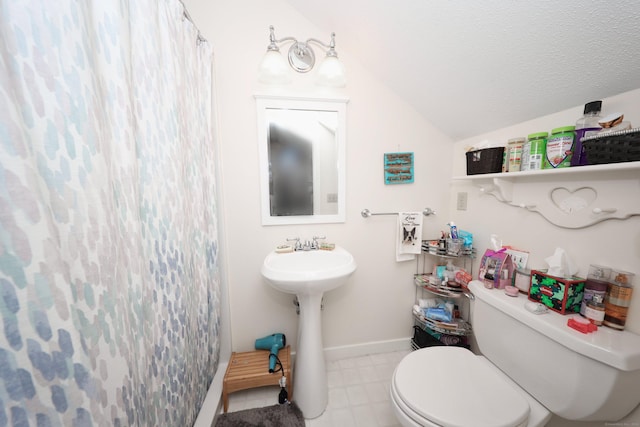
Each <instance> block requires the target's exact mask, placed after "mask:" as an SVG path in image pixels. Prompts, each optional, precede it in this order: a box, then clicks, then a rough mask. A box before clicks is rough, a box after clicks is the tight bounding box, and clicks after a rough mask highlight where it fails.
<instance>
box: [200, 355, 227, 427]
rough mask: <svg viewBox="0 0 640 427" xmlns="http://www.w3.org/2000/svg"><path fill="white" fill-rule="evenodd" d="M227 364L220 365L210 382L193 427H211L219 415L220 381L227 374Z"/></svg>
mask: <svg viewBox="0 0 640 427" xmlns="http://www.w3.org/2000/svg"><path fill="white" fill-rule="evenodd" d="M227 365H228V362H225V363H220V364H219V365H218V371H217V372H216V374H215V376H214V377H213V381H211V385H210V386H209V390H208V391H207V396H206V397H205V398H204V402H203V403H202V408H200V412H198V417H197V418H196V422H195V423H194V424H193V427H212V426H213V425H214V423H215V420H216V415H217V414H219V413H220V408H221V407H222V381H223V380H224V374H225V372H227Z"/></svg>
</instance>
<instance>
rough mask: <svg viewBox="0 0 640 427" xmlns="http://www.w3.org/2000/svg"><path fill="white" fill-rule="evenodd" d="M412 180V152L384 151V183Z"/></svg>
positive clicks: (403, 182) (409, 181) (410, 181)
mask: <svg viewBox="0 0 640 427" xmlns="http://www.w3.org/2000/svg"><path fill="white" fill-rule="evenodd" d="M412 182H413V153H384V183H385V184H411V183H412Z"/></svg>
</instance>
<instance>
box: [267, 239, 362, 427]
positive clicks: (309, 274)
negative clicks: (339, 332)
mask: <svg viewBox="0 0 640 427" xmlns="http://www.w3.org/2000/svg"><path fill="white" fill-rule="evenodd" d="M355 270H356V262H355V260H354V259H353V256H352V255H351V254H350V253H349V252H347V251H346V250H345V249H343V248H341V247H336V248H335V249H334V250H332V251H324V250H312V251H297V252H289V253H284V254H281V253H276V252H271V253H270V254H269V255H267V257H266V258H265V260H264V263H263V265H262V276H263V277H264V278H265V279H267V281H268V282H269V283H270V284H271V286H273V287H274V288H275V289H277V290H279V291H281V292H286V293H289V294H294V295H296V296H297V297H298V302H299V304H300V321H299V324H298V347H297V351H296V361H295V365H294V375H293V383H294V384H293V389H294V393H295V396H294V400H295V401H296V404H297V405H298V407H299V408H300V410H301V411H302V414H303V416H304V417H305V418H308V419H311V418H316V417H318V416H320V415H321V414H322V412H324V410H325V408H326V407H327V400H328V396H329V394H328V387H327V372H326V367H325V361H324V348H323V346H322V324H321V316H320V304H321V301H322V295H323V294H324V293H325V292H326V291H330V290H332V289H335V288H337V287H338V286H340V285H342V284H344V283H345V281H346V279H347V277H349V276H350V275H351V273H353V272H354V271H355Z"/></svg>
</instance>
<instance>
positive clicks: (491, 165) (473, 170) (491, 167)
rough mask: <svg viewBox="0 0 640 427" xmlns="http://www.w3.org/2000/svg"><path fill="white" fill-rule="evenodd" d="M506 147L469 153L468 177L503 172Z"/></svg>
mask: <svg viewBox="0 0 640 427" xmlns="http://www.w3.org/2000/svg"><path fill="white" fill-rule="evenodd" d="M503 155H504V147H494V148H484V149H482V150H476V151H469V152H467V175H478V174H482V173H498V172H502V158H503Z"/></svg>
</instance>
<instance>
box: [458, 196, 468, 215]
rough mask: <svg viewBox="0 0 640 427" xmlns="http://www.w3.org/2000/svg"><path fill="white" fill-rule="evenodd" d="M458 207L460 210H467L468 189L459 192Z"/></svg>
mask: <svg viewBox="0 0 640 427" xmlns="http://www.w3.org/2000/svg"><path fill="white" fill-rule="evenodd" d="M457 209H458V210H459V211H466V210H467V192H466V191H461V192H459V193H458V203H457Z"/></svg>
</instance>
